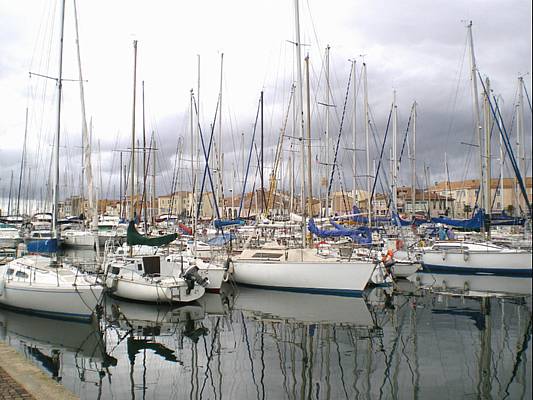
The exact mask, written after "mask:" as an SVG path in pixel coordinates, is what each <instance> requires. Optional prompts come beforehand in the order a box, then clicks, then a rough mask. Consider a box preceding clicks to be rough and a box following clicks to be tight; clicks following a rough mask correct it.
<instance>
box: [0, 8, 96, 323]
mask: <svg viewBox="0 0 533 400" xmlns="http://www.w3.org/2000/svg"><path fill="white" fill-rule="evenodd" d="M64 20H65V1H64V0H63V1H62V6H61V29H60V51H59V78H58V107H57V131H56V137H55V146H56V147H55V153H56V154H55V163H56V174H55V181H54V182H55V185H54V210H53V213H52V236H51V238H49V239H48V240H46V241H44V244H45V245H46V246H47V247H48V246H49V247H48V248H47V249H46V250H53V251H56V250H57V247H58V242H59V232H58V225H57V204H58V203H57V200H58V179H59V134H60V129H59V127H60V120H61V86H62V82H61V72H62V61H63V28H64ZM31 244H32V243H31V242H30V243H28V249H30V247H31V246H30V245H31ZM102 292H103V287H102V286H101V285H100V283H99V282H98V280H97V278H96V277H94V276H89V275H86V274H85V273H82V272H80V271H78V270H77V269H76V268H74V267H73V266H71V265H68V264H66V263H62V264H57V263H56V261H55V260H54V259H53V258H48V257H43V256H39V255H26V256H23V257H21V258H18V259H15V260H13V261H11V262H9V263H7V264H6V265H4V266H2V267H0V304H2V305H4V306H8V307H11V308H16V309H21V310H25V311H29V312H32V313H38V314H46V315H53V316H58V317H62V318H73V319H82V320H88V319H91V318H92V316H93V315H94V313H95V311H96V310H97V306H98V304H99V301H100V298H101V295H102Z"/></svg>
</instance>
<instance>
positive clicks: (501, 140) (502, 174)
mask: <svg viewBox="0 0 533 400" xmlns="http://www.w3.org/2000/svg"><path fill="white" fill-rule="evenodd" d="M497 102H498V108H499V109H500V110H501V109H502V106H503V104H502V103H503V99H502V97H501V95H500V96H498V99H497ZM496 122H497V123H498V127H499V130H500V132H503V121H502V116H501V114H500V115H499V116H498V118H497V120H496ZM499 139H500V196H499V198H500V211H503V209H504V206H503V200H504V197H503V189H504V184H503V179H504V178H503V176H504V170H503V166H504V156H505V153H504V147H503V146H504V144H503V138H502V135H499Z"/></svg>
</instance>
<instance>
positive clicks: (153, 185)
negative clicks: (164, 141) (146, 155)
mask: <svg viewBox="0 0 533 400" xmlns="http://www.w3.org/2000/svg"><path fill="white" fill-rule="evenodd" d="M151 142H152V207H151V208H152V225H154V224H155V217H156V215H157V214H158V211H156V210H157V208H156V205H155V199H156V196H157V195H156V191H155V190H156V187H155V174H156V170H157V164H156V161H155V149H156V147H155V132H154V131H152V140H151Z"/></svg>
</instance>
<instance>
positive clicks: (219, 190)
mask: <svg viewBox="0 0 533 400" xmlns="http://www.w3.org/2000/svg"><path fill="white" fill-rule="evenodd" d="M223 68H224V53H221V54H220V91H219V95H218V98H219V110H220V116H219V118H218V152H217V157H218V158H217V164H218V168H217V170H218V185H217V196H216V199H217V207H222V209H224V203H223V201H222V198H223V197H224V193H223V191H222V182H223V181H222V179H223V175H222V171H223V168H222V76H223V71H224V69H223ZM261 104H263V103H262V101H261ZM261 107H262V106H261ZM261 171H262V168H261ZM261 176H262V175H261ZM261 187H263V186H262V185H261Z"/></svg>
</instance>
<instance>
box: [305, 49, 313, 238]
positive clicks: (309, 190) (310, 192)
mask: <svg viewBox="0 0 533 400" xmlns="http://www.w3.org/2000/svg"><path fill="white" fill-rule="evenodd" d="M305 86H306V91H305V93H306V104H307V181H308V183H307V197H308V198H307V202H308V212H307V213H308V215H309V217H310V218H312V217H313V177H312V171H311V94H310V88H309V55H307V57H305ZM309 244H310V245H312V241H311V242H310V243H309Z"/></svg>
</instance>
